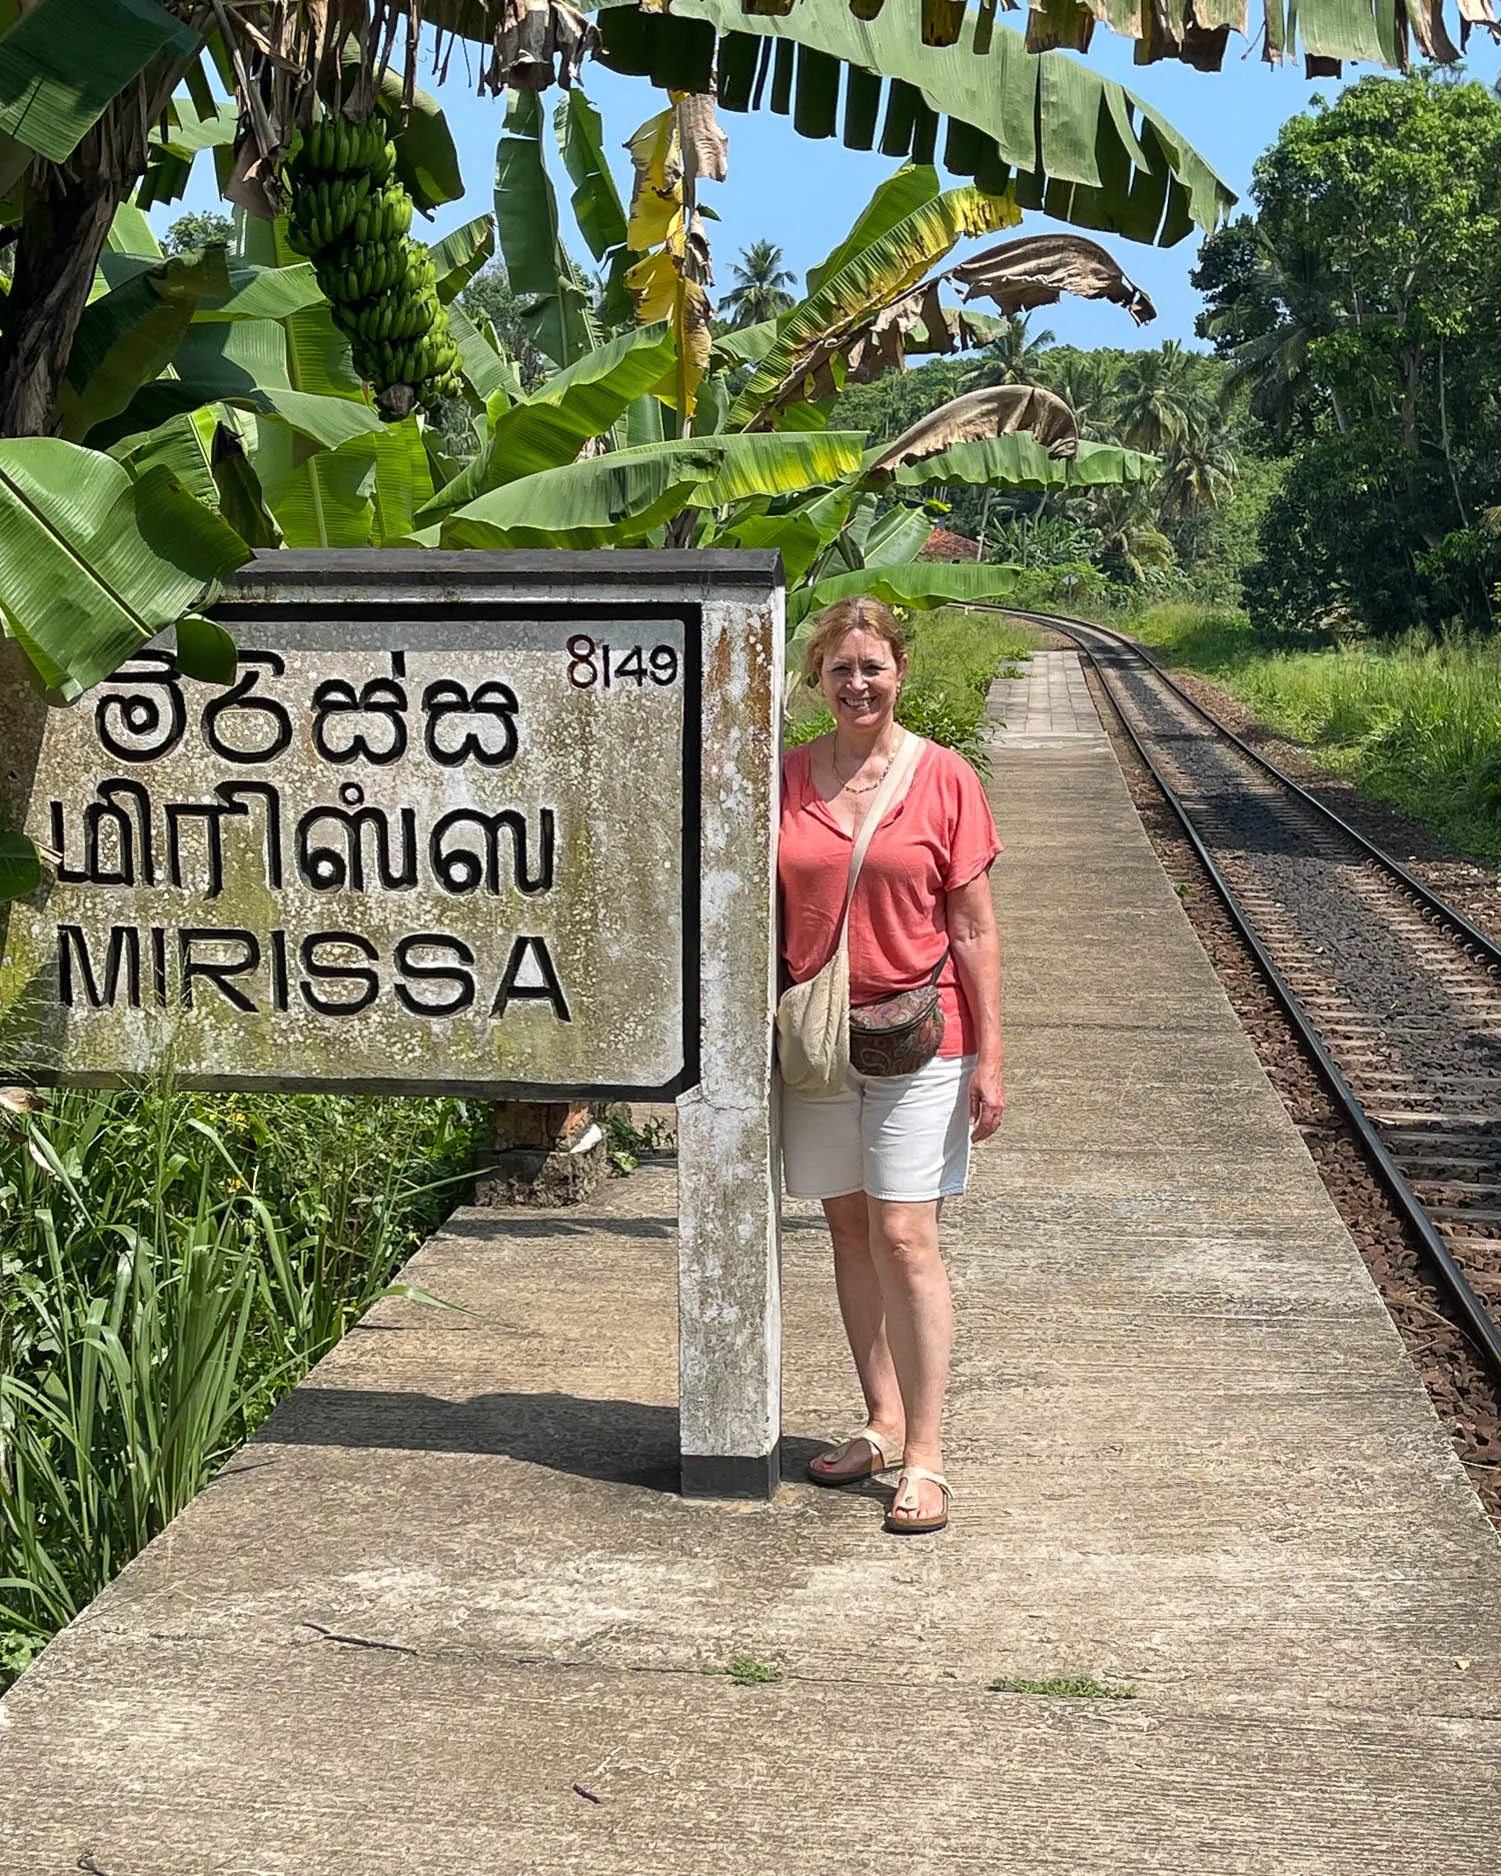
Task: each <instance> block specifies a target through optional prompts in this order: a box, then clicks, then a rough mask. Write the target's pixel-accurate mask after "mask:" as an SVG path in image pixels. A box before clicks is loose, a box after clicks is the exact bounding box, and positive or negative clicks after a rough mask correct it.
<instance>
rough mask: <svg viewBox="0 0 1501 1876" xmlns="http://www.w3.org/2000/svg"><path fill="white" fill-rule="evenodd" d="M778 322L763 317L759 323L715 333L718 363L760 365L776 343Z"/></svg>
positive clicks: (715, 361)
mask: <svg viewBox="0 0 1501 1876" xmlns="http://www.w3.org/2000/svg"><path fill="white" fill-rule="evenodd" d="M776 340H777V322H776V320H774V319H763V320H762V321H761V323H760V324H759V325H755V326H738V327H736V328H735V329H734V330H733V331H731V332H716V333H715V334H714V354H713V358H714V363H715V364H716V365H726V364H728V365H759V364H760V362H761V360H762V359H763V358H765V356H766V354H767V353H768V352H769V351H770V350H771V348H772V346H773V345H775V344H776Z"/></svg>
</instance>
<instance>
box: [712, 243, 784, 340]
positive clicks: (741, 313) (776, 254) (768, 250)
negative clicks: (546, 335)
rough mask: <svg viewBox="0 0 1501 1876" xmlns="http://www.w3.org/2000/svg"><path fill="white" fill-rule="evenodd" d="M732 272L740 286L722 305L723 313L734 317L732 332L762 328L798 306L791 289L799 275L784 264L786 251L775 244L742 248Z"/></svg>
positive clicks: (734, 288)
mask: <svg viewBox="0 0 1501 1876" xmlns="http://www.w3.org/2000/svg"><path fill="white" fill-rule="evenodd" d="M731 271H732V272H733V273H734V275H735V283H736V284H735V285H734V287H733V288H732V289H731V290H730V291H729V292H728V293H727V294H725V296H724V298H723V299H722V300H721V301H720V302H719V309H720V311H721V312H722V313H728V314H729V315H730V318H729V321H728V323H729V325H730V327H731V329H736V328H739V327H741V326H759V325H760V324H761V322H762V320H764V319H775V318H776V316H777V314H778V313H785V312H786V310H787V308H788V307H789V306H794V305H796V303H797V302H796V301H795V300H794V299H793V297H792V295H791V294H790V293H789V292H788V291H787V289H788V287H790V286H791V285H792V284H793V283H794V281H795V280H796V278H797V276H796V275H795V274H793V273H790V272H789V271H788V270H787V268H785V267H784V266H783V265H782V250H781V249H780V248H779V247H778V246H777V245H776V244H775V243H774V242H772V241H752V242H751V244H750V246H749V247H748V248H741V250H740V259H739V260H738V261H735V262H734V263H732V268H731Z"/></svg>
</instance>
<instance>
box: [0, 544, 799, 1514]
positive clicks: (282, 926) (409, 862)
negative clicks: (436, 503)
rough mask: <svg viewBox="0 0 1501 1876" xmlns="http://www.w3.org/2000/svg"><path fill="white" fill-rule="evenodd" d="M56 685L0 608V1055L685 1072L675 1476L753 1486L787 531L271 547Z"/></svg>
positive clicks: (529, 1086) (451, 1076) (341, 1081)
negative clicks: (773, 544) (452, 550)
mask: <svg viewBox="0 0 1501 1876" xmlns="http://www.w3.org/2000/svg"><path fill="white" fill-rule="evenodd" d="M215 616H216V618H217V619H218V620H219V621H220V622H221V623H222V624H223V625H224V626H225V627H226V628H227V629H228V630H229V632H230V633H231V634H232V636H233V638H234V640H235V643H236V646H237V648H238V654H239V662H238V668H237V671H236V673H235V676H234V680H233V682H231V683H228V684H225V685H222V686H214V685H209V684H204V683H199V682H196V681H193V680H191V679H187V678H184V677H182V676H180V675H179V674H178V672H177V670H176V668H175V665H174V662H173V658H172V655H171V647H170V644H166V643H161V642H153V643H152V644H150V645H148V646H145V647H143V649H142V651H141V652H140V654H139V655H138V656H137V657H135V658H134V659H132V660H131V661H130V663H129V664H128V665H127V666H125V667H124V668H123V669H122V670H121V671H119V672H118V673H117V674H116V675H115V676H114V678H112V679H111V680H110V681H109V682H108V683H105V684H102V685H99V686H98V687H96V688H95V689H94V690H92V691H90V692H88V693H87V694H86V695H85V696H84V697H83V698H81V699H80V700H79V701H78V702H77V703H76V704H74V705H73V706H71V707H69V708H66V709H49V708H46V707H45V706H44V705H43V704H42V703H41V701H40V699H39V698H38V697H37V696H36V695H35V693H34V692H33V691H32V690H31V689H30V688H29V686H28V683H27V681H26V678H25V675H24V673H23V671H22V668H21V664H20V660H19V658H18V657H16V656H15V655H14V654H15V647H14V646H10V645H6V644H4V643H3V642H0V730H3V760H0V825H8V826H11V827H20V828H23V829H24V830H25V831H26V832H27V833H29V834H30V835H31V836H32V837H33V838H34V839H35V840H37V841H38V843H39V844H40V845H41V846H43V847H44V848H46V849H49V850H50V854H51V863H50V871H49V873H48V877H47V879H46V882H45V883H44V885H43V886H42V887H41V889H40V890H39V891H37V892H35V893H33V894H31V895H30V896H29V897H27V898H25V899H21V900H17V901H15V902H14V903H13V904H11V905H10V906H8V907H0V1077H3V1078H5V1079H9V1080H17V1081H26V1082H31V1083H34V1084H42V1085H47V1084H53V1085H61V1086H115V1085H121V1084H125V1083H129V1082H131V1081H133V1080H136V1079H138V1078H141V1077H144V1076H146V1075H148V1074H150V1073H151V1072H153V1071H154V1070H157V1069H159V1068H169V1069H170V1071H171V1073H172V1074H173V1076H174V1077H175V1078H176V1080H177V1081H178V1083H179V1084H180V1085H182V1086H186V1087H198V1088H208V1089H216V1088H217V1089H247V1090H255V1089H307V1090H332V1091H339V1092H353V1093H422V1094H445V1093H457V1094H468V1095H474V1096H480V1097H493V1098H502V1099H504V1098H537V1099H548V1098H556V1097H559V1096H563V1095H568V1096H574V1095H578V1096H585V1097H587V1096H590V1095H597V1096H601V1097H637V1098H655V1099H668V1098H674V1097H675V1098H676V1099H677V1101H678V1108H679V1119H678V1139H679V1163H680V1201H679V1226H680V1230H679V1238H680V1249H681V1262H680V1277H681V1311H680V1317H681V1332H680V1333H681V1340H680V1367H681V1374H682V1447H683V1455H684V1461H683V1463H684V1483H685V1488H687V1489H690V1490H701V1491H731V1492H737V1493H738V1492H753V1493H755V1494H757V1495H764V1494H765V1493H767V1492H769V1491H770V1490H771V1489H772V1486H773V1484H774V1481H775V1475H776V1446H777V1434H778V1428H777V1402H778V1385H779V1384H778V1367H779V1309H778V1274H777V1243H778V1239H777V1203H778V1201H777V1193H776V1165H775V1146H774V1127H773V1117H772V1111H771V1110H772V1102H773V1086H772V1057H771V1012H772V1008H773V1004H774V1000H775V990H776V942H775V874H774V843H775V828H776V808H777V787H778V774H779V764H780V747H779V736H778V728H779V720H780V696H781V677H782V639H783V633H784V630H785V625H784V608H783V598H782V588H781V572H780V563H779V562H778V561H777V559H776V556H775V555H769V554H746V553H714V552H709V553H653V552H635V553H633V552H623V551H618V552H608V553H541V554H525V553H502V554H486V553H478V552H473V553H462V554H441V553H421V552H401V551H391V552H361V553H290V552H282V553H273V554H265V555H261V556H258V557H257V558H256V559H255V560H254V561H253V562H252V563H251V564H250V565H249V566H248V567H246V568H244V569H242V570H241V572H240V574H239V575H238V576H237V579H236V583H235V585H234V587H233V589H232V590H231V591H230V592H229V593H228V594H227V595H226V597H225V599H224V600H223V601H222V602H221V604H220V605H219V606H218V607H217V608H216V610H215Z"/></svg>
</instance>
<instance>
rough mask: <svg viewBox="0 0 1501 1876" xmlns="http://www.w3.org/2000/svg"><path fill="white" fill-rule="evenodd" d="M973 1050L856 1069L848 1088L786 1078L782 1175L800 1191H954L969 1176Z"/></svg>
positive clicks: (915, 1199)
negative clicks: (832, 1090)
mask: <svg viewBox="0 0 1501 1876" xmlns="http://www.w3.org/2000/svg"><path fill="white" fill-rule="evenodd" d="M978 1060H979V1057H978V1056H975V1055H935V1056H934V1058H933V1060H932V1061H931V1062H928V1063H926V1064H925V1065H924V1066H923V1067H922V1068H920V1069H918V1071H917V1073H916V1074H915V1075H862V1074H860V1073H859V1072H858V1071H857V1070H855V1069H851V1070H850V1076H849V1081H848V1082H847V1083H846V1085H845V1089H844V1092H843V1093H842V1094H821V1095H810V1094H798V1093H796V1092H795V1091H794V1090H793V1089H791V1088H789V1087H788V1086H787V1085H786V1083H785V1082H784V1083H783V1084H782V1089H781V1094H782V1176H783V1178H784V1179H785V1181H786V1184H787V1192H788V1195H789V1196H790V1197H792V1198H795V1199H837V1198H842V1197H843V1196H844V1195H845V1194H846V1193H848V1192H864V1193H865V1194H866V1195H867V1196H868V1197H870V1198H873V1199H902V1200H906V1201H907V1202H908V1203H913V1204H915V1203H921V1202H923V1201H925V1200H928V1199H938V1198H952V1197H955V1196H956V1195H957V1194H958V1193H960V1192H962V1191H963V1190H964V1185H965V1181H966V1180H967V1179H968V1177H969V1127H970V1121H969V1082H970V1076H971V1075H972V1074H973V1073H974V1070H975V1063H976V1062H977V1061H978Z"/></svg>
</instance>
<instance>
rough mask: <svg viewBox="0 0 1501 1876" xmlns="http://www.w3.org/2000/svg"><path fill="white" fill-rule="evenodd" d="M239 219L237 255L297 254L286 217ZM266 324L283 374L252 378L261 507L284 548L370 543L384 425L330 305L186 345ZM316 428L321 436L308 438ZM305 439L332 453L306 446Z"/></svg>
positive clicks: (273, 262) (259, 259)
mask: <svg viewBox="0 0 1501 1876" xmlns="http://www.w3.org/2000/svg"><path fill="white" fill-rule="evenodd" d="M237 220H238V226H239V229H240V235H241V246H242V249H243V252H242V255H241V257H240V258H242V259H244V260H246V261H249V262H251V263H253V264H260V265H262V266H267V267H275V268H284V267H287V266H288V265H290V264H291V263H292V262H293V261H294V260H295V259H296V258H297V257H296V256H295V255H294V254H293V252H292V250H291V249H290V247H289V246H288V245H287V231H286V222H285V220H284V219H278V220H277V221H276V222H274V223H271V222H260V221H254V220H252V219H251V218H250V217H248V216H244V215H241V216H240V217H238V218H237ZM268 327H269V333H270V334H275V335H276V337H277V339H278V340H279V342H280V346H281V368H280V372H279V373H277V372H276V370H275V368H274V365H273V366H272V367H271V368H270V370H269V371H268V372H267V373H266V374H265V375H262V376H261V377H260V378H259V380H258V384H257V389H258V391H259V393H260V395H261V397H262V398H264V399H265V400H266V404H265V405H258V404H255V403H254V402H253V401H251V402H250V407H251V408H253V409H256V410H258V411H259V412H260V414H259V416H258V419H257V425H256V428H257V436H258V441H257V447H256V449H255V452H254V455H253V466H254V469H255V473H256V476H257V477H258V479H259V481H260V485H261V488H262V490H263V491H264V494H265V500H266V505H267V506H268V507H269V508H270V510H271V512H272V513H273V514H274V515H275V517H276V521H277V525H278V526H279V527H280V528H281V530H282V532H283V534H284V535H285V536H286V542H287V545H288V546H289V547H366V546H368V545H369V544H370V542H371V540H372V539H373V538H374V536H375V534H376V528H377V522H376V501H375V484H376V476H377V471H378V466H379V457H378V455H377V448H376V442H375V436H376V433H377V432H378V431H379V429H380V427H381V424H380V419H379V417H378V416H377V415H376V413H375V411H374V409H373V408H372V407H371V405H370V404H369V403H368V402H367V401H366V398H365V388H364V385H363V384H362V383H361V381H360V378H359V375H358V373H357V372H356V371H355V369H354V365H353V362H352V361H351V359H350V356H349V344H348V341H347V340H346V339H345V338H344V337H343V336H342V334H341V333H340V332H339V330H338V328H337V327H336V326H335V325H334V323H333V321H332V319H331V318H330V317H329V313H328V309H327V307H326V306H308V307H305V308H303V309H302V310H301V311H300V312H296V313H292V314H290V315H289V316H288V317H287V318H285V319H283V320H280V321H278V322H277V323H276V324H275V325H270V322H267V321H262V320H244V321H240V322H239V323H238V324H235V325H232V326H229V327H219V328H213V327H201V328H196V329H195V331H194V333H193V334H190V339H192V338H196V337H197V336H198V334H199V333H200V332H202V333H207V332H212V331H214V330H219V331H227V332H229V333H233V334H235V335H251V334H253V335H257V336H258V337H259V336H265V335H267V334H268ZM266 342H267V343H270V342H271V341H270V339H269V336H267V337H266ZM283 386H285V389H283V388H282V387H283ZM153 388H155V387H153ZM234 401H236V402H239V401H241V400H238V399H236V400H234ZM247 401H249V400H247ZM313 424H317V425H318V427H319V430H320V431H321V432H322V434H321V435H314V434H313V432H312V430H311V428H310V426H311V425H313ZM309 440H311V441H312V442H314V443H326V444H331V445H332V447H324V448H320V449H317V450H310V449H309V446H308V444H309Z"/></svg>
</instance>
